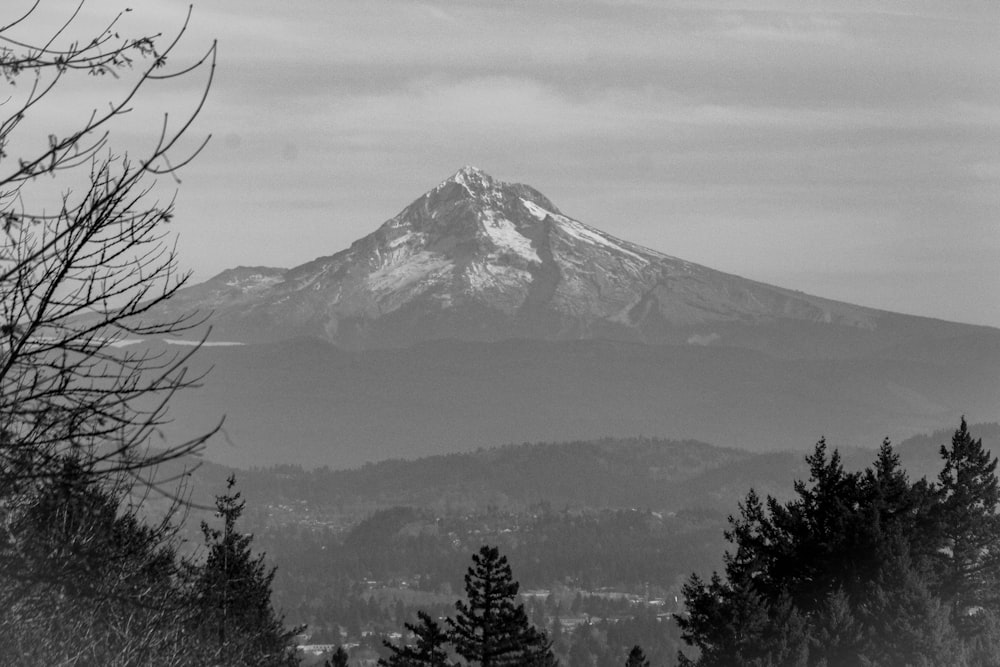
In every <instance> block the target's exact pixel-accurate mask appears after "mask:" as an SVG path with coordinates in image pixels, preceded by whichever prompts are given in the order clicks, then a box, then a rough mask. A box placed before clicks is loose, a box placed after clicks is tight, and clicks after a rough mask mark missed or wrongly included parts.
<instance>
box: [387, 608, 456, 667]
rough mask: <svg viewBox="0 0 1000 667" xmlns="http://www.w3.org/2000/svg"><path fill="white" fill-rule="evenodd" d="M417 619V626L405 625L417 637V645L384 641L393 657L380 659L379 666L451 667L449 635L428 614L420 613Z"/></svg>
mask: <svg viewBox="0 0 1000 667" xmlns="http://www.w3.org/2000/svg"><path fill="white" fill-rule="evenodd" d="M417 617H418V618H419V619H420V622H419V623H418V624H417V625H413V624H412V623H406V624H405V625H406V629H407V630H409V631H410V632H412V633H413V634H414V635H415V636H416V638H417V641H416V643H415V644H414V645H413V646H406V645H404V646H396V645H395V644H392V643H390V642H387V641H383V642H382V643H383V644H385V647H386V648H388V649H389V651H390V652H391V655H390V656H389V659H388V660H382V659H380V660H379V661H378V664H379V665H382V666H383V667H449V666H450V665H451V663H450V662H449V661H448V651H447V649H446V648H445V646H447V644H448V633H447V632H445V631H444V630H443V629H442V628H441V626H440V625H438V623H437V621H435V620H434V619H432V618H431V617H430V616H429V615H428V614H427V613H426V612H424V611H418V612H417Z"/></svg>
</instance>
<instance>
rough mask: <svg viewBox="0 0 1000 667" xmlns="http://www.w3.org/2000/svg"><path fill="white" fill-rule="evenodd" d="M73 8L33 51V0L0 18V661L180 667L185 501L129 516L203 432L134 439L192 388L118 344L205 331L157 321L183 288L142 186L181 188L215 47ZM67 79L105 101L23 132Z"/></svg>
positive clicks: (172, 366)
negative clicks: (125, 125)
mask: <svg viewBox="0 0 1000 667" xmlns="http://www.w3.org/2000/svg"><path fill="white" fill-rule="evenodd" d="M83 10H84V2H83V1H81V2H80V4H79V5H77V6H76V7H75V9H72V11H70V12H69V13H68V15H66V16H65V17H64V19H63V21H62V22H61V23H60V24H58V25H53V26H52V29H51V30H50V31H49V33H48V34H46V35H44V36H43V37H42V38H41V39H40V40H28V39H24V38H21V37H19V36H18V34H19V33H27V32H29V31H27V30H25V26H27V25H28V24H29V23H32V22H33V21H34V22H37V21H38V19H39V18H40V17H41V12H42V10H41V9H40V4H39V2H38V1H36V2H35V4H34V5H31V6H30V7H29V8H27V10H26V11H25V13H24V14H23V15H22V16H19V17H15V18H14V19H13V20H11V21H10V22H9V23H5V24H2V25H0V81H2V83H0V85H2V86H4V87H5V90H4V91H3V94H0V610H2V611H0V631H2V632H0V634H2V635H3V636H4V638H5V639H3V640H2V641H0V661H2V662H4V663H5V664H8V663H9V664H43V663H44V664H109V665H110V664H121V665H126V664H127V665H139V664H157V665H159V664H164V665H167V664H182V663H183V664H187V663H185V662H184V659H183V655H184V654H185V653H186V652H187V651H188V644H190V642H189V641H188V639H187V638H186V637H184V636H182V635H183V628H182V627H181V626H180V625H179V624H178V623H177V619H176V614H177V613H179V612H180V611H183V608H184V605H185V604H186V603H185V599H186V598H185V596H187V595H189V594H188V593H187V592H186V589H185V583H184V581H183V578H182V577H180V576H179V575H178V567H179V565H178V563H179V561H178V557H177V552H176V541H174V537H173V536H174V534H175V533H174V528H173V525H172V524H171V522H170V517H172V516H173V514H172V512H174V511H176V510H177V504H176V501H177V498H178V497H179V496H180V495H181V493H180V492H179V491H177V492H174V494H173V500H174V504H173V506H172V508H171V510H170V511H169V512H168V519H167V520H164V521H163V522H162V523H159V524H157V523H147V519H146V518H145V517H144V516H143V513H142V512H141V511H140V508H141V506H142V504H143V502H144V499H145V498H146V497H147V494H148V493H149V492H150V490H152V489H160V488H161V485H164V484H166V483H167V482H168V481H169V480H168V479H164V478H163V477H162V476H161V477H159V478H158V477H157V472H156V471H157V469H158V466H160V465H161V464H163V463H165V462H167V461H172V460H176V459H179V458H181V457H184V456H186V455H188V454H191V453H194V452H196V451H197V450H198V449H199V448H200V447H201V446H202V445H203V444H204V442H205V440H206V439H207V438H208V437H209V436H210V435H211V433H207V434H205V435H204V436H202V437H199V438H196V439H193V440H189V441H186V442H180V443H172V444H167V445H159V443H157V444H158V445H159V446H158V447H157V448H155V449H154V448H153V447H151V445H150V443H151V441H152V438H151V436H153V435H154V434H155V433H156V432H157V431H158V430H159V429H160V428H161V427H162V426H163V425H164V424H165V422H166V421H167V419H168V414H167V405H168V402H169V400H170V398H171V396H173V394H174V393H175V392H176V391H178V390H181V389H184V388H186V387H190V386H192V385H193V384H196V383H197V382H198V381H199V380H200V377H198V376H192V374H191V373H189V371H188V361H189V359H190V356H191V354H193V353H194V352H195V351H196V350H197V347H194V348H186V349H184V350H181V351H176V352H168V351H166V349H164V348H163V346H160V347H155V346H147V345H136V346H129V345H126V344H125V343H128V342H129V340H128V339H130V338H148V337H151V336H162V335H164V334H179V333H181V332H184V331H187V330H190V329H191V328H193V327H195V326H197V325H199V324H201V319H200V318H198V317H197V316H195V315H185V316H176V317H167V318H162V317H160V318H157V316H156V315H155V313H156V312H158V307H159V306H160V305H161V304H163V302H164V301H166V300H167V299H169V298H170V297H171V296H172V295H173V294H174V293H175V292H176V291H177V290H178V289H180V288H181V287H182V286H183V285H184V283H185V282H186V280H187V278H188V274H186V273H183V272H180V271H179V269H178V264H177V256H176V252H175V246H174V243H173V238H172V235H171V234H170V232H169V230H168V229H167V224H168V223H169V222H170V219H171V216H172V214H173V198H172V195H171V196H170V197H169V198H168V199H166V200H165V201H163V200H161V199H160V198H159V196H160V193H161V189H162V188H161V189H157V187H156V181H157V177H160V176H164V175H166V176H168V177H169V178H170V179H172V181H173V182H172V183H170V184H171V185H176V183H179V180H178V178H177V176H176V172H177V170H178V169H180V168H182V167H183V166H184V165H186V164H187V163H188V162H190V160H191V159H193V158H194V157H195V156H196V155H197V154H198V153H199V152H200V151H201V149H202V148H203V147H204V145H205V143H206V142H207V141H208V138H207V137H206V138H205V139H204V140H201V141H199V142H196V143H195V144H193V145H190V146H187V147H185V143H184V142H183V138H184V137H185V135H186V134H187V133H189V130H190V129H191V127H192V123H193V122H194V120H195V118H196V117H197V116H198V114H199V113H200V112H201V110H202V107H203V105H204V103H205V100H206V96H207V94H208V91H209V89H210V87H211V84H212V77H213V74H214V70H215V54H216V46H215V43H214V42H213V43H212V44H211V45H210V46H209V47H208V48H207V50H206V51H205V52H204V53H203V54H202V55H201V56H200V57H196V58H194V59H193V60H192V61H191V62H188V63H186V64H184V65H182V66H180V67H175V66H174V63H173V60H172V58H171V56H172V55H174V54H175V53H176V51H177V49H178V44H180V41H181V38H182V37H183V36H184V34H185V32H186V31H187V27H188V20H189V19H190V16H191V11H190V8H189V9H188V12H187V17H186V18H185V19H184V22H183V24H181V25H180V26H179V27H178V30H177V32H176V34H175V35H174V36H173V37H172V38H169V39H165V38H163V36H162V35H159V34H157V35H142V36H138V37H126V36H122V34H121V33H120V32H119V30H120V24H121V23H122V18H123V15H124V14H119V15H117V16H113V17H111V18H110V20H109V21H108V22H107V23H106V24H105V25H103V26H102V27H99V28H98V29H97V30H96V31H93V30H88V29H87V28H86V27H85V26H86V25H87V24H88V20H85V17H84V16H83ZM8 11H9V10H8ZM125 11H129V10H125ZM0 13H2V11H0ZM81 32H83V33H84V34H83V35H82V36H80V33H81ZM178 77H197V78H200V80H201V81H202V82H203V83H202V86H201V89H200V92H199V94H198V96H197V98H196V99H195V100H194V102H195V103H194V106H193V111H191V112H190V113H188V114H186V115H185V116H184V117H182V118H180V119H174V118H170V117H169V116H168V115H167V114H164V115H163V117H162V123H161V124H160V125H159V126H154V127H153V128H152V132H151V136H150V137H149V144H148V146H147V148H146V149H145V150H141V151H140V152H138V153H136V152H135V151H132V153H131V154H130V153H129V151H127V150H123V149H121V148H120V147H116V145H115V142H114V139H115V134H114V132H115V128H116V127H119V123H120V121H121V120H122V119H123V117H124V116H125V115H126V114H128V113H129V112H130V111H131V110H132V108H133V107H134V106H135V104H136V102H137V101H138V100H139V98H140V96H141V95H142V94H143V92H144V91H148V90H151V89H153V88H155V87H156V86H157V85H162V84H163V82H165V81H169V80H172V79H177V78H178ZM80 81H85V82H86V86H87V88H88V89H89V90H90V91H92V92H96V93H99V92H100V91H102V90H103V91H105V92H106V93H107V98H106V102H105V101H104V99H105V98H104V96H103V95H102V96H101V100H102V101H101V103H100V104H99V105H97V106H96V107H95V108H93V109H92V110H90V109H89V108H87V107H84V108H83V109H82V112H83V113H82V114H81V118H82V121H81V122H80V123H78V124H77V125H76V126H75V127H72V128H69V129H68V130H63V129H61V128H53V129H54V130H55V132H52V133H50V132H48V131H46V129H45V128H43V129H42V130H39V127H38V126H39V123H38V122H37V121H38V119H39V118H42V117H45V109H46V107H47V106H51V105H53V104H64V103H65V100H64V98H63V97H61V96H60V93H61V92H62V91H63V90H64V89H65V88H73V86H77V85H78V84H79V82H80ZM59 111H60V112H62V113H60V114H59V117H60V118H64V117H67V116H69V114H68V113H65V109H64V108H61V107H60V109H59ZM56 132H59V133H56ZM31 146H36V147H37V148H36V149H35V150H32V149H31V148H30V147H31ZM160 312H162V311H160ZM170 488H174V487H173V485H170ZM170 488H168V489H166V490H165V492H167V493H168V494H169V493H171V491H170ZM178 488H180V487H178ZM18 660H19V661H20V662H18Z"/></svg>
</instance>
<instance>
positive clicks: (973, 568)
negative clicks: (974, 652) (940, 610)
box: [937, 417, 1000, 636]
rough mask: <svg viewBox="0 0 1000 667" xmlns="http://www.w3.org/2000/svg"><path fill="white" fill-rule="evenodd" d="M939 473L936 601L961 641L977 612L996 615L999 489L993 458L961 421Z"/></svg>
mask: <svg viewBox="0 0 1000 667" xmlns="http://www.w3.org/2000/svg"><path fill="white" fill-rule="evenodd" d="M941 458H942V459H943V460H944V468H943V470H942V471H941V473H940V474H939V475H938V482H939V484H940V488H939V493H940V498H939V503H938V506H937V510H938V511H937V518H938V526H939V528H940V530H941V535H942V537H943V547H944V548H943V549H941V550H940V556H941V558H940V562H939V571H940V577H941V579H940V590H939V593H940V595H941V597H942V598H943V599H944V600H946V601H948V602H950V603H951V605H952V622H953V623H954V624H955V625H956V626H957V627H958V628H959V631H960V632H961V633H962V634H963V635H964V636H970V635H972V634H977V633H978V631H979V627H978V626H979V625H981V624H980V623H977V621H976V619H975V616H976V615H977V614H978V612H980V611H986V610H989V611H997V609H998V606H1000V605H998V591H997V587H998V584H1000V515H998V514H997V509H998V506H1000V485H998V481H997V476H996V467H997V459H996V457H991V455H990V452H989V451H987V450H985V449H984V448H983V443H982V440H981V439H980V440H973V439H972V435H971V434H970V433H969V429H968V426H967V425H966V423H965V418H964V417H963V418H962V422H961V425H960V426H959V428H958V430H957V431H955V434H954V436H952V439H951V447H950V448H947V447H945V446H944V445H942V446H941Z"/></svg>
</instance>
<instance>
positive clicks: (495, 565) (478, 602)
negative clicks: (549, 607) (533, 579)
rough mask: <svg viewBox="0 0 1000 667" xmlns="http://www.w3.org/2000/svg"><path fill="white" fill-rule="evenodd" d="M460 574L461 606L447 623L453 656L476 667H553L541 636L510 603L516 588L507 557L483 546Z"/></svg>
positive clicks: (548, 646) (547, 645) (547, 644)
mask: <svg viewBox="0 0 1000 667" xmlns="http://www.w3.org/2000/svg"><path fill="white" fill-rule="evenodd" d="M472 562H473V565H472V567H470V568H469V570H468V572H467V573H466V575H465V594H466V600H467V601H464V602H463V601H461V600H460V601H458V602H456V603H455V608H456V609H457V610H458V614H457V615H456V617H455V618H454V619H451V618H449V619H448V626H449V631H448V637H449V639H450V640H451V643H452V644H453V645H454V646H455V650H456V651H457V653H458V654H459V655H460V656H462V657H463V658H465V659H466V660H467V661H469V662H470V663H475V664H478V665H480V666H481V667H515V666H517V667H523V666H525V665H554V664H555V658H554V657H553V654H552V651H551V644H550V642H549V641H548V638H547V637H546V635H545V633H544V632H541V631H539V630H538V629H536V628H535V627H534V626H532V625H531V624H530V623H529V622H528V616H527V614H525V612H524V605H522V604H515V600H516V599H517V591H518V583H517V582H516V581H514V578H513V575H512V573H511V570H510V565H509V564H508V563H507V558H506V557H505V556H501V555H500V551H499V550H498V549H497V548H496V547H490V546H484V547H483V548H482V549H480V550H479V553H477V554H474V555H473V556H472Z"/></svg>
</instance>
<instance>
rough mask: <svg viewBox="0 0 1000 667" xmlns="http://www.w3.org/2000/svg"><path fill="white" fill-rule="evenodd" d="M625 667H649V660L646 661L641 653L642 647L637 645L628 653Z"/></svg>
mask: <svg viewBox="0 0 1000 667" xmlns="http://www.w3.org/2000/svg"><path fill="white" fill-rule="evenodd" d="M625 667H649V660H646V654H645V653H643V652H642V647H641V646H639V645H638V644H636V645H635V646H633V647H632V650H631V651H629V652H628V659H627V660H626V661H625Z"/></svg>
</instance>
